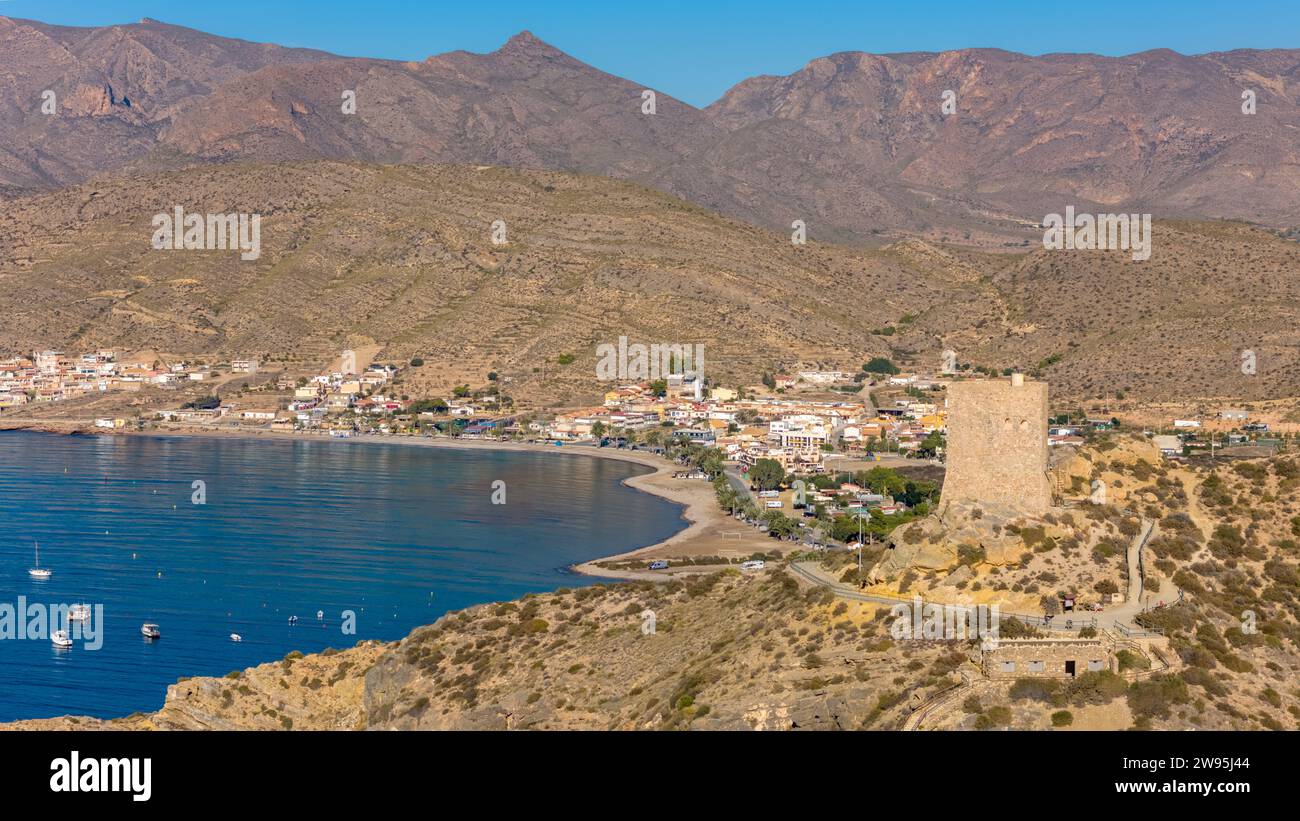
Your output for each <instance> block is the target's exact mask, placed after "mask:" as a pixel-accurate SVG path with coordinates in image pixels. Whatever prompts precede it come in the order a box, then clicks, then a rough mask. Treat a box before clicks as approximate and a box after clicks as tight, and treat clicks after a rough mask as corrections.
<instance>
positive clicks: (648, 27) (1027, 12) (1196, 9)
mask: <svg viewBox="0 0 1300 821" xmlns="http://www.w3.org/2000/svg"><path fill="white" fill-rule="evenodd" d="M0 14H4V15H7V16H10V17H26V18H31V19H36V20H43V21H45V22H48V23H59V24H63V25H106V24H110V23H129V22H135V21H137V20H139V19H140V18H142V17H152V18H155V19H158V20H163V21H165V22H168V23H175V24H177V25H183V26H190V27H192V28H197V29H202V30H204V31H209V32H212V33H214V34H220V35H224V36H228V37H241V38H244V39H247V40H258V41H271V42H276V43H281V44H283V45H292V46H309V47H312V48H319V49H324V50H326V51H332V52H335V53H338V54H347V55H359V56H367V57H386V58H392V59H401V60H420V59H424V58H425V57H427V56H429V55H430V54H437V53H440V52H443V51H451V50H454V49H466V50H469V51H492V50H494V49H496V48H497V47H499V46H500V45H501V43H502V42H504V41H505V40H506V39H507V38H508V37H509V36H510V35H512V34H514V33H516V32H518V31H520V30H522V29H529V30H531V31H532V32H533V33H534V34H536V35H537V36H538V37H540V38H542V39H543V40H546V41H547V42H549V43H551V44H552V45H554V46H556V47H557V48H560V49H562V50H564V51H566V52H568V53H569V54H572V55H573V56H575V57H577V58H578V59H580V60H583V61H584V62H587V63H590V64H591V65H593V66H595V67H597V68H600V69H602V70H604V71H608V72H610V73H611V74H617V75H619V76H622V77H626V78H628V79H630V80H633V81H635V82H637V83H641V84H644V85H646V86H648V87H652V88H656V89H659V90H661V91H663V92H666V93H668V94H671V95H673V96H675V97H678V98H680V99H682V100H685V101H686V102H689V103H692V104H694V105H707V104H708V103H710V102H712V101H713V100H715V99H717V98H718V97H719V96H721V94H722V93H723V92H724V91H726V90H727V89H728V88H730V87H731V86H732V85H734V84H735V83H736V82H738V81H740V80H742V79H744V78H745V77H749V76H752V75H755V74H789V73H790V72H792V71H796V70H798V69H799V68H800V67H802V66H803V65H804V64H805V63H807V62H808V61H809V60H811V59H813V58H815V57H821V56H824V55H826V54H831V53H834V52H836V51H849V50H859V51H871V52H877V53H888V52H898V51H941V50H944V49H953V48H969V47H977V46H978V47H996V48H1004V49H1008V50H1010V51H1019V52H1024V53H1027V54H1044V53H1048V52H1060V51H1081V52H1093V53H1097V54H1108V55H1118V54H1131V53H1133V52H1137V51H1145V50H1147V49H1151V48H1162V47H1163V48H1172V49H1174V50H1175V51H1180V52H1183V53H1185V54H1198V53H1203V52H1207V51H1226V50H1229V49H1233V48H1296V47H1300V3H1298V2H1296V1H1295V0H1272V2H1258V1H1257V0H1237V1H1236V2H1207V1H1206V0H1175V1H1174V2H1170V1H1169V0H1147V2H1132V0H1130V2H1112V0H1087V2H1083V3H1051V2H1041V0H1040V2H996V1H995V2H988V1H987V0H985V1H984V2H981V0H897V2H874V0H859V2H852V0H848V1H847V2H846V1H842V2H826V1H825V0H796V2H793V3H792V2H789V0H782V1H781V2H773V1H772V0H748V2H730V1H728V2H708V0H696V2H679V0H657V2H640V0H604V2H590V1H589V0H581V1H580V2H579V1H576V0H575V2H564V1H563V0H549V1H548V0H533V2H523V1H522V0H459V2H442V0H423V1H421V0H360V2H358V0H217V2H188V3H187V2H178V0H0Z"/></svg>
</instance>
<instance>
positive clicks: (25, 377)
mask: <svg viewBox="0 0 1300 821" xmlns="http://www.w3.org/2000/svg"><path fill="white" fill-rule="evenodd" d="M357 361H358V360H357V355H356V353H355V352H354V351H351V350H346V351H343V353H342V355H341V356H340V357H339V358H338V359H337V360H336V361H335V362H334V363H332V365H333V366H334V367H332V368H328V369H325V370H322V371H321V372H319V373H288V372H284V371H271V370H269V369H267V368H265V367H264V366H263V365H262V363H260V362H259V361H258V359H256V358H253V357H248V358H234V359H230V360H223V361H208V360H204V359H201V358H198V357H191V358H184V359H177V358H174V357H161V356H159V355H157V354H155V353H152V352H149V353H146V354H123V353H120V352H117V351H113V350H103V349H101V350H96V351H92V352H86V353H79V354H66V353H64V352H60V351H53V350H44V351H34V352H32V353H30V354H12V355H9V356H6V357H5V358H3V359H0V426H2V427H42V426H47V427H51V428H53V429H59V428H58V427H57V426H55V425H53V424H52V423H51V420H58V421H60V422H64V423H68V421H69V420H71V424H72V426H73V428H74V429H80V430H95V431H99V432H104V433H112V432H147V431H168V430H173V431H175V430H181V431H193V432H204V431H212V432H226V433H241V432H242V433H248V434H254V433H259V432H275V433H284V434H300V435H306V436H329V437H333V438H351V437H354V436H366V437H373V436H392V437H424V438H437V439H454V440H460V441H464V442H466V443H469V442H473V441H476V440H483V441H498V442H519V443H532V444H547V445H553V446H558V447H563V446H565V445H569V446H579V447H584V446H586V447H598V448H612V449H624V450H628V451H647V452H652V453H657V454H664V453H666V452H667V451H668V449H670V448H671V447H673V446H679V447H689V448H693V449H694V450H695V451H696V452H698V451H700V450H702V449H713V450H716V452H717V453H718V454H719V456H720V457H721V459H722V460H724V461H725V462H726V464H727V465H729V466H730V470H731V471H732V474H733V475H734V476H735V477H736V479H737V481H738V482H739V481H742V480H745V479H747V480H748V482H747V483H748V485H749V487H750V489H751V490H761V491H762V492H763V494H764V497H762V498H761V499H759V500H758V502H759V503H760V504H762V505H763V507H764V508H766V509H767V510H765V511H764V512H768V513H771V512H774V511H776V510H778V509H781V510H789V509H790V505H791V503H792V500H791V499H790V498H776V496H777V494H776V488H775V486H773V487H765V488H759V487H758V486H757V483H756V482H755V481H754V477H755V476H756V475H757V473H756V471H757V469H758V468H759V466H760V465H764V466H766V467H767V469H769V470H772V469H779V475H780V477H782V478H784V477H794V476H804V477H807V478H809V479H813V478H815V477H837V476H838V477H840V478H845V477H847V476H850V475H852V474H854V473H855V472H861V471H863V470H866V469H869V468H872V467H888V468H893V467H900V466H909V467H919V466H925V465H933V466H936V467H939V469H940V470H941V466H942V464H943V462H944V456H945V453H944V448H945V437H946V434H947V427H948V420H947V417H948V408H947V394H948V388H949V387H950V386H951V385H952V384H953V383H954V382H963V381H969V380H972V379H976V380H978V379H988V378H992V376H991V375H990V374H987V373H982V372H976V371H973V370H969V369H962V368H951V369H945V370H943V371H939V372H924V371H908V370H904V369H902V368H900V367H899V366H897V365H895V364H894V363H893V362H891V361H889V360H887V359H883V358H877V359H873V360H871V361H870V362H868V363H866V364H864V365H863V366H862V368H861V370H859V371H856V372H849V371H845V370H812V369H792V370H790V371H789V372H784V371H777V372H774V373H770V374H764V376H763V378H762V380H761V381H760V383H758V384H755V385H748V386H736V387H723V386H713V385H709V386H706V384H705V380H704V379H702V378H698V377H695V376H690V375H682V374H666V375H665V376H664V378H661V379H655V380H646V381H641V382H633V383H628V384H613V385H610V386H609V387H608V389H607V390H605V391H604V393H603V395H601V396H600V397H599V399H600V402H599V404H596V403H593V404H590V405H586V406H579V407H571V408H564V409H560V410H555V411H550V412H547V411H544V410H541V409H537V408H531V407H519V406H517V405H516V402H515V401H514V400H513V399H512V398H511V397H510V396H508V395H507V394H506V392H505V390H506V389H507V388H508V387H509V378H508V377H507V378H504V379H503V378H502V377H500V376H499V375H498V374H496V373H489V374H488V375H487V378H486V379H485V380H484V383H483V384H482V385H481V386H479V387H477V388H471V387H470V386H468V385H462V386H457V387H455V388H454V389H453V390H452V391H451V392H450V395H449V396H447V397H446V398H441V397H413V396H411V395H409V394H407V393H406V392H405V391H406V390H407V388H406V386H405V385H404V384H403V377H404V376H405V375H406V374H407V373H409V372H410V371H412V370H414V369H416V368H418V367H420V366H422V365H423V362H422V361H421V360H419V359H414V360H412V361H410V362H407V363H401V364H398V363H391V362H390V363H379V362H373V363H370V364H363V365H361V366H358V365H357ZM945 371H946V372H945ZM169 397H174V398H170V399H169ZM182 397H184V398H182ZM101 403H104V404H106V406H107V407H108V408H109V411H106V412H101V411H100V407H101ZM61 408H69V409H73V408H76V409H77V410H76V411H70V412H69V413H67V414H62V413H59V412H58V410H59V409H61ZM1108 411H1110V408H1108V407H1105V406H1095V407H1093V408H1091V409H1088V410H1085V409H1082V408H1080V409H1077V410H1073V411H1062V412H1059V413H1057V415H1053V416H1051V417H1049V422H1048V429H1047V431H1046V433H1047V441H1048V444H1049V445H1051V446H1053V447H1056V446H1060V445H1070V446H1079V445H1083V444H1084V443H1086V442H1088V441H1089V440H1090V438H1092V437H1094V436H1096V435H1098V434H1105V433H1107V432H1111V431H1114V430H1116V429H1120V428H1125V429H1130V430H1131V429H1132V428H1133V425H1134V423H1133V422H1131V421H1126V420H1121V419H1120V418H1118V416H1116V415H1113V414H1112V413H1109V412H1108ZM1284 427H1289V426H1284ZM64 429H66V428H64ZM1141 430H1142V433H1143V434H1144V435H1145V436H1146V437H1147V438H1148V439H1150V441H1151V442H1152V443H1153V444H1154V445H1155V446H1156V447H1157V448H1159V450H1160V452H1161V453H1162V454H1163V455H1164V456H1165V457H1167V458H1170V459H1175V460H1177V459H1183V458H1191V457H1197V456H1200V455H1203V454H1205V455H1210V456H1215V455H1233V453H1234V451H1235V452H1236V453H1237V454H1238V455H1253V456H1259V455H1268V454H1270V453H1274V452H1277V451H1278V450H1279V449H1280V448H1281V447H1282V445H1283V443H1284V441H1285V438H1286V437H1287V436H1289V435H1294V434H1293V433H1288V432H1284V433H1273V432H1271V431H1270V426H1269V424H1268V423H1267V422H1263V421H1259V420H1258V419H1255V418H1252V414H1251V412H1250V411H1248V410H1245V409H1240V408H1230V407H1224V408H1218V409H1209V410H1206V411H1205V412H1204V413H1203V414H1198V415H1195V416H1191V415H1189V417H1188V418H1175V417H1170V418H1167V419H1165V420H1163V422H1161V423H1160V424H1155V425H1151V424H1148V425H1147V426H1144V427H1142V428H1141ZM684 475H696V474H690V473H687V474H684ZM698 476H699V477H700V478H710V479H712V478H714V476H713V475H706V474H703V473H700V474H698ZM817 481H818V487H817V488H816V495H815V496H814V498H813V499H812V503H811V504H810V505H808V506H807V509H808V510H809V511H811V510H812V509H814V508H815V507H816V506H817V505H818V504H820V503H829V502H836V503H838V505H839V506H840V507H847V508H852V507H855V506H869V507H870V508H871V509H872V510H874V511H875V512H876V514H877V515H884V516H894V515H896V514H901V513H906V512H907V511H908V510H909V509H910V508H911V507H912V505H914V504H915V503H916V501H917V499H915V498H911V499H907V500H905V499H903V498H895V497H896V496H901V494H892V495H891V494H888V493H881V492H878V491H880V490H881V489H882V488H879V487H878V488H875V489H872V488H864V487H859V486H857V485H855V484H854V483H852V482H845V483H843V485H844V489H843V494H840V493H838V492H837V493H832V494H830V495H827V491H828V486H829V484H831V483H830V482H829V481H828V480H822V479H818V480H817ZM787 485H788V483H787ZM784 490H785V491H786V493H787V495H788V493H789V487H788V486H786V487H785V488H784ZM799 506H800V507H805V505H803V504H802V503H801V504H800V505H799Z"/></svg>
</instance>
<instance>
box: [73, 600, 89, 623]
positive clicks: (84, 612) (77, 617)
mask: <svg viewBox="0 0 1300 821" xmlns="http://www.w3.org/2000/svg"><path fill="white" fill-rule="evenodd" d="M68 621H90V605H88V604H74V605H72V606H71V607H69V608H68Z"/></svg>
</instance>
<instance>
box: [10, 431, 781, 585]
mask: <svg viewBox="0 0 1300 821" xmlns="http://www.w3.org/2000/svg"><path fill="white" fill-rule="evenodd" d="M0 427H7V428H8V429H15V430H18V429H29V430H40V431H44V432H50V433H63V434H71V433H77V434H83V435H95V436H178V437H187V438H192V437H220V438H238V439H275V440H284V441H293V440H306V441H329V442H336V443H341V444H384V445H402V446H408V447H430V448H455V449H458V450H508V451H509V450H513V451H531V452H535V453H549V454H561V455H564V454H577V455H580V456H590V457H593V458H598V459H615V460H619V461H623V462H634V463H636V464H639V465H644V466H646V467H649V468H653V472H652V473H645V474H642V475H640V476H633V477H631V478H630V479H627V480H625V481H624V484H626V485H627V486H629V487H632V488H635V489H637V490H640V491H643V492H645V493H652V494H654V495H656V496H659V497H661V498H664V499H667V500H668V501H670V502H674V503H676V504H678V505H681V506H682V518H684V519H685V520H686V522H687V526H686V528H684V529H683V530H681V531H679V532H677V533H675V534H674V535H672V536H671V537H669V538H667V539H665V540H664V541H661V542H657V543H655V544H651V545H646V546H645V547H640V548H637V549H635V550H630V551H626V552H623V553H618V554H615V555H612V556H603V557H599V558H595V559H592V560H590V561H587V562H583V563H581V564H576V565H573V566H571V567H570V569H571V570H572V571H574V572H575V573H582V574H584V575H589V576H599V577H602V578H618V579H639V580H653V581H663V580H665V579H666V578H672V577H673V576H677V575H686V574H694V573H702V572H708V571H710V570H713V569H716V567H715V566H714V565H693V566H689V567H674V568H672V569H671V570H667V571H649V570H630V569H611V568H607V567H600V566H598V565H599V564H601V563H605V562H623V561H632V560H642V561H645V562H646V563H647V564H648V563H649V562H651V561H653V560H655V559H697V558H699V557H705V556H719V557H723V558H726V559H739V558H745V557H748V556H750V555H752V554H753V553H755V552H766V551H768V550H771V549H772V547H773V540H772V539H770V538H767V537H766V536H764V535H763V534H761V533H759V532H758V531H756V530H755V529H754V528H752V527H748V526H746V525H744V524H743V523H741V522H739V521H737V520H735V519H734V518H732V517H731V516H728V515H727V514H725V513H724V512H723V511H722V510H720V509H719V508H718V503H717V499H716V497H715V494H714V492H713V486H712V485H711V484H710V483H709V482H706V481H704V480H701V479H674V478H673V474H674V473H675V472H677V471H680V470H682V467H681V466H680V465H677V464H674V463H673V462H670V461H669V460H667V459H665V458H663V457H661V456H656V455H654V454H651V453H645V452H641V451H627V450H619V449H617V448H597V447H592V446H586V445H577V446H575V445H564V446H562V447H556V446H555V445H547V444H537V443H529V442H500V441H493V440H482V439H449V438H432V437H430V438H425V437H420V436H401V435H377V434H366V435H362V434H354V435H352V436H349V437H346V438H339V439H334V438H331V437H329V436H326V435H319V434H303V433H294V432H289V431H271V430H255V429H249V430H225V429H214V428H198V427H193V426H173V427H165V428H156V429H150V430H147V431H141V432H135V431H100V430H97V429H94V428H89V429H88V428H87V425H86V424H85V423H84V422H82V423H76V424H72V423H69V424H67V425H64V424H59V423H52V420H42V421H41V422H40V423H38V424H34V425H22V426H19V425H13V426H0Z"/></svg>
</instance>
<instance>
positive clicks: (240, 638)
mask: <svg viewBox="0 0 1300 821" xmlns="http://www.w3.org/2000/svg"><path fill="white" fill-rule="evenodd" d="M230 640H231V641H243V640H244V637H243V636H241V635H239V634H238V633H231V634H230Z"/></svg>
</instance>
